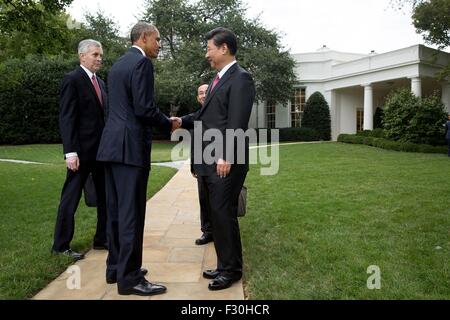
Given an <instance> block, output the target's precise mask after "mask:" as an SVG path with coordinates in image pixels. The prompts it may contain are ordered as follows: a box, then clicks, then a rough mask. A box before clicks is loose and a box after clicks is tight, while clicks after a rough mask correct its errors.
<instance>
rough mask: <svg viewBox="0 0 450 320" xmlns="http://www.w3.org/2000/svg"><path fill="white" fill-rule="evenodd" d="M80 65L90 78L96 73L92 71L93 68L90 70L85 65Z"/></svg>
mask: <svg viewBox="0 0 450 320" xmlns="http://www.w3.org/2000/svg"><path fill="white" fill-rule="evenodd" d="M80 67H82V68H83V70H84V71H85V72H86V73H87V75H88V77H89V79H91V80H92V76H93V75H95V73H92V71H91V70H89V69H88V68H86V67H85V66H83V65H82V64H80Z"/></svg>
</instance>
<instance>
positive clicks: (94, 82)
mask: <svg viewBox="0 0 450 320" xmlns="http://www.w3.org/2000/svg"><path fill="white" fill-rule="evenodd" d="M92 84H93V85H94V89H95V92H97V97H98V100H99V101H100V105H101V106H102V107H103V99H102V92H101V91H100V86H99V85H98V82H97V77H96V76H95V74H93V75H92Z"/></svg>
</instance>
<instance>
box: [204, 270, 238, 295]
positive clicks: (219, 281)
mask: <svg viewBox="0 0 450 320" xmlns="http://www.w3.org/2000/svg"><path fill="white" fill-rule="evenodd" d="M239 280H240V278H239V277H229V276H226V275H223V274H221V275H218V276H217V277H216V278H215V279H214V280H213V281H211V282H210V283H209V285H208V289H209V290H212V291H216V290H223V289H226V288H229V287H231V285H232V284H233V283H234V282H236V281H239Z"/></svg>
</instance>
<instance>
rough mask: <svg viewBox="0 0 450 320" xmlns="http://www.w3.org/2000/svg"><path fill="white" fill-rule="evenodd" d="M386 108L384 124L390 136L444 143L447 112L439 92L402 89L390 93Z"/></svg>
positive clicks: (414, 141) (435, 143) (415, 140)
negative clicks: (417, 93) (424, 93)
mask: <svg viewBox="0 0 450 320" xmlns="http://www.w3.org/2000/svg"><path fill="white" fill-rule="evenodd" d="M383 109H384V115H383V127H384V131H385V134H386V137H387V138H388V139H390V140H396V141H401V142H412V143H423V144H432V145H437V144H440V143H442V141H443V128H444V127H443V124H444V123H445V119H446V113H445V112H444V106H443V104H442V102H441V101H440V97H439V95H437V94H434V95H431V96H430V97H425V98H418V97H416V96H415V95H414V94H413V93H411V91H410V90H407V89H401V90H398V91H394V92H392V93H391V94H389V96H388V98H387V99H386V105H385V107H384V108H383Z"/></svg>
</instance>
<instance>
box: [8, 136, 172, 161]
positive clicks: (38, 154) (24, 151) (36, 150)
mask: <svg viewBox="0 0 450 320" xmlns="http://www.w3.org/2000/svg"><path fill="white" fill-rule="evenodd" d="M174 145H175V144H174V143H172V142H159V141H157V142H154V143H153V144H152V162H168V161H171V159H170V153H171V151H172V148H173V146H174ZM0 159H15V160H26V161H33V162H44V163H55V164H60V163H61V161H62V159H63V149H62V145H61V144H34V145H25V146H1V147H0Z"/></svg>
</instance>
